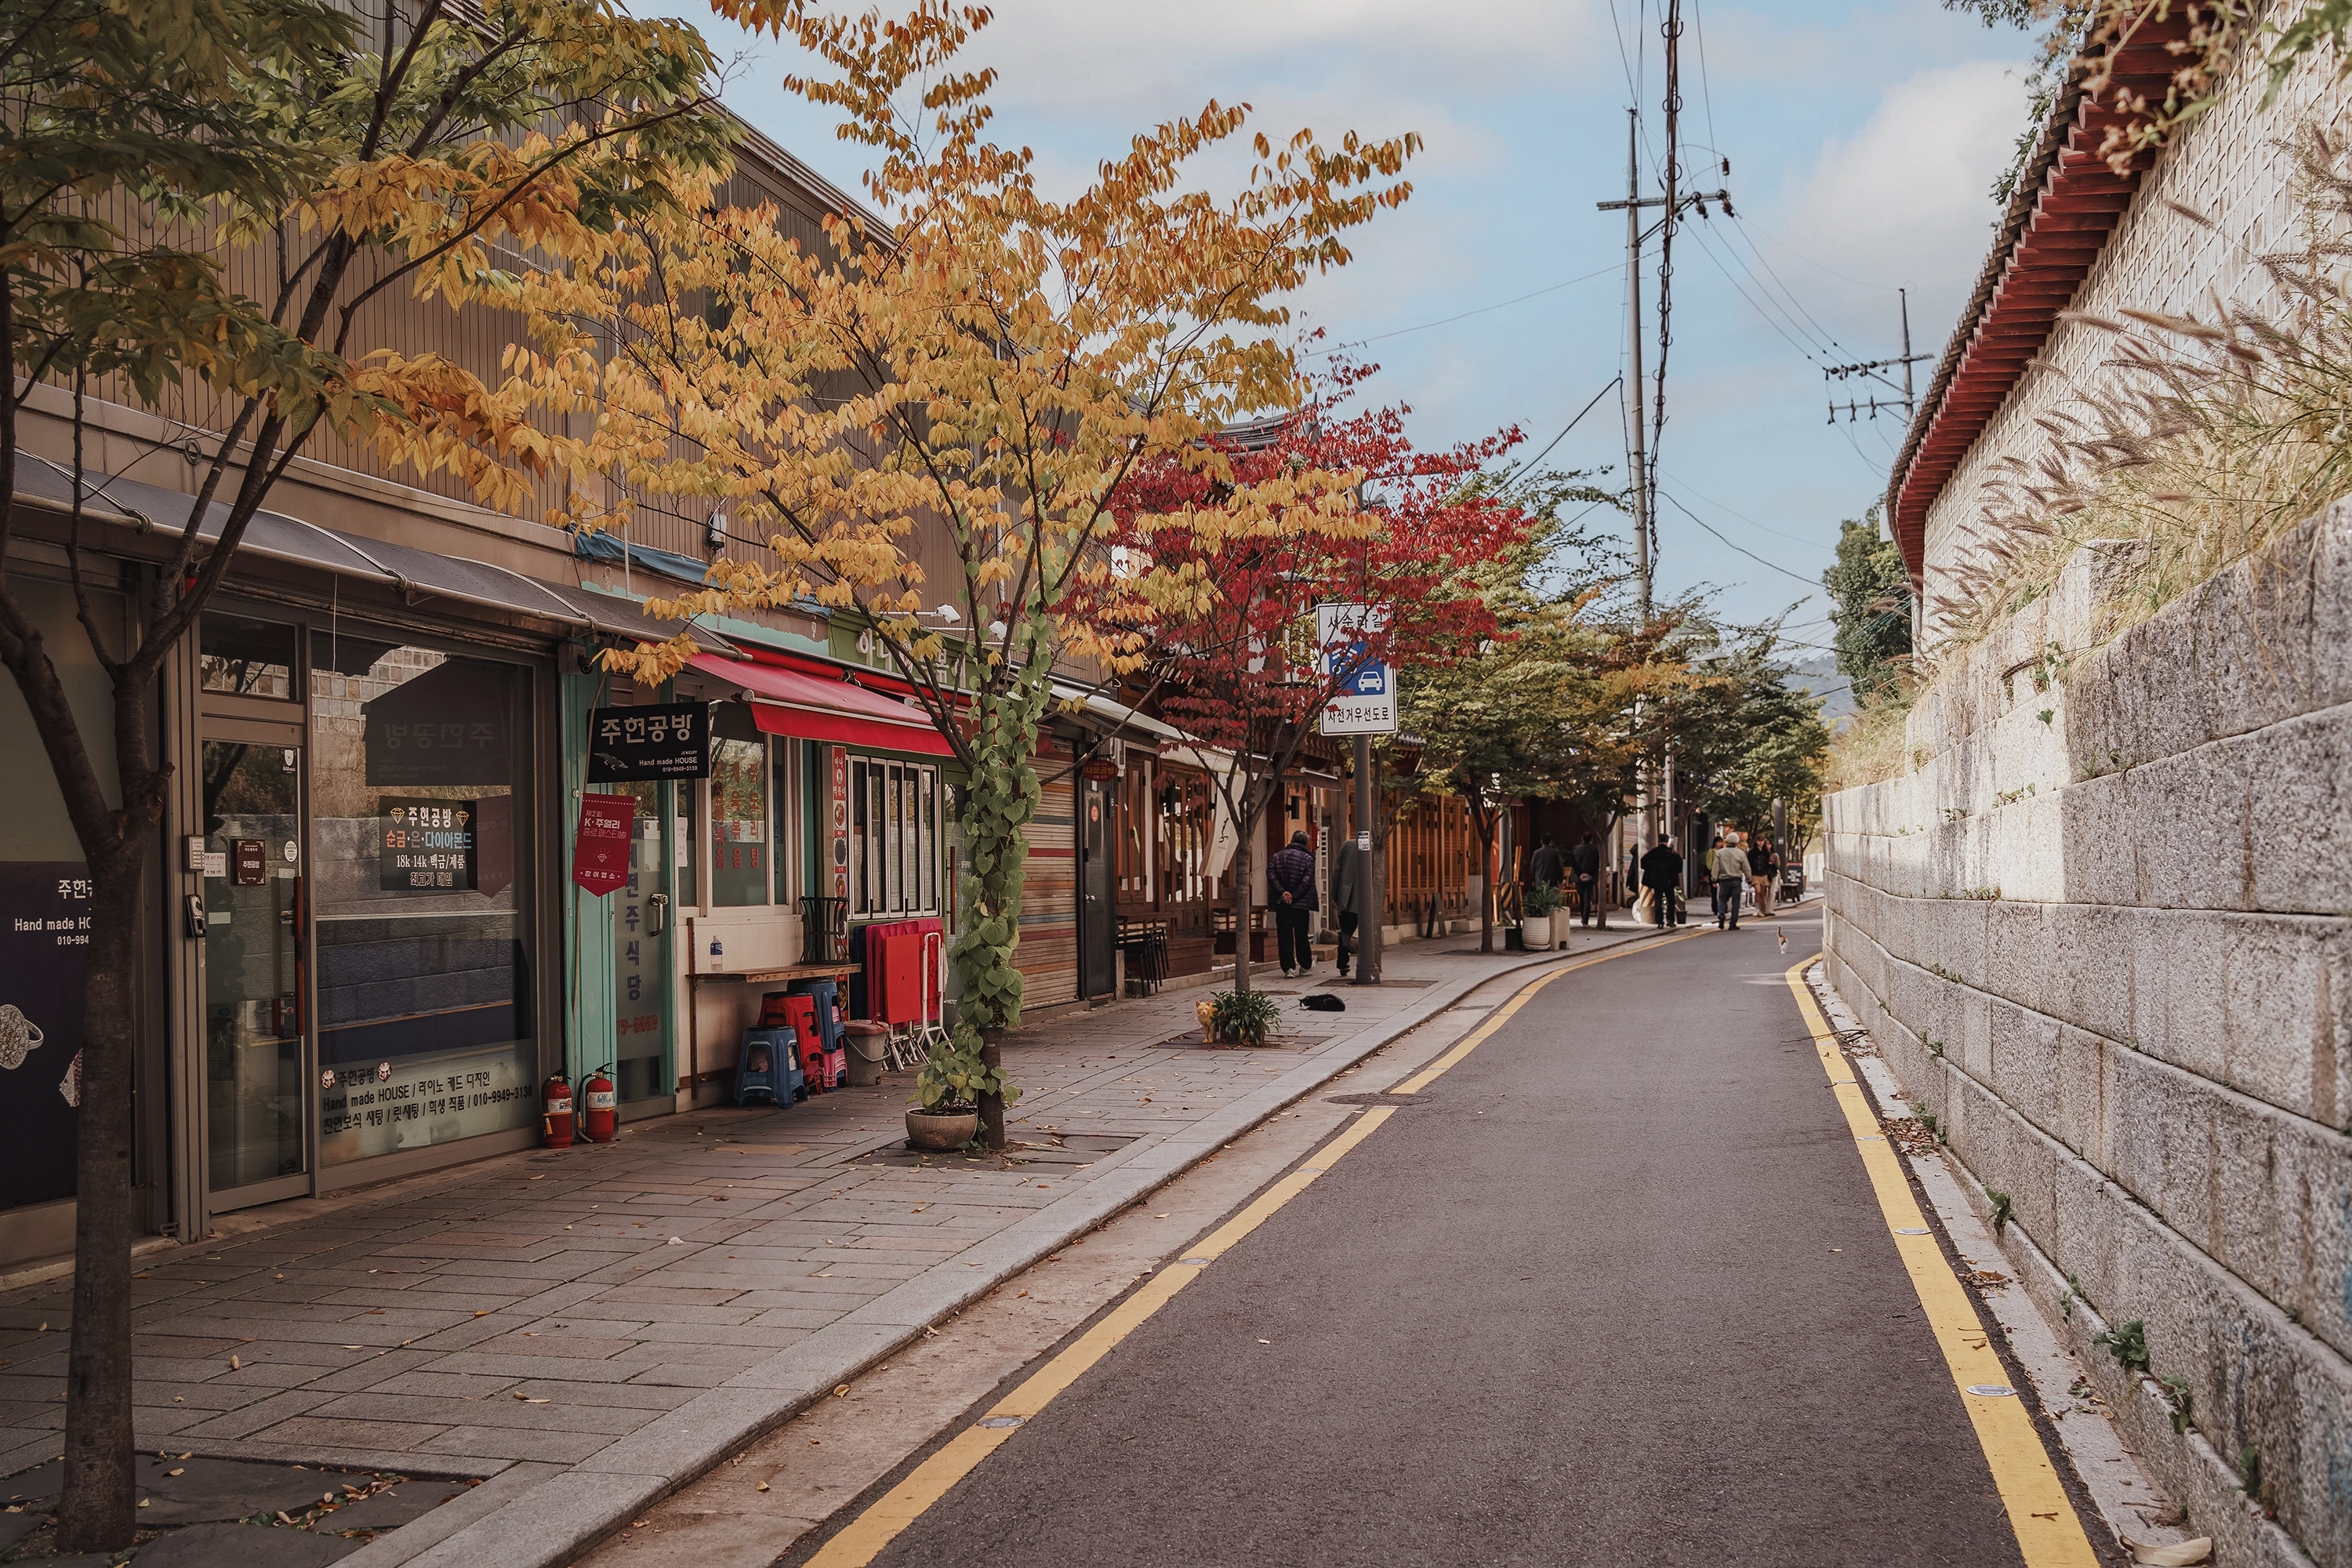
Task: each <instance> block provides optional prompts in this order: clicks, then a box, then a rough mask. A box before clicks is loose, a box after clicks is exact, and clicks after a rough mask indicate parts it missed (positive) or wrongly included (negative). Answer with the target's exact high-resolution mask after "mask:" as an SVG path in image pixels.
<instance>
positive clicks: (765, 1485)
mask: <svg viewBox="0 0 2352 1568" xmlns="http://www.w3.org/2000/svg"><path fill="white" fill-rule="evenodd" d="M767 1489H768V1483H767V1482H765V1481H761V1483H760V1484H759V1485H758V1486H756V1487H753V1488H752V1490H753V1491H760V1492H763V1491H766V1490H767Z"/></svg>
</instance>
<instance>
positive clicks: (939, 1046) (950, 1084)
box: [907, 1022, 1012, 1149]
mask: <svg viewBox="0 0 2352 1568" xmlns="http://www.w3.org/2000/svg"><path fill="white" fill-rule="evenodd" d="M991 1076H992V1075H991V1072H990V1069H989V1068H988V1066H987V1064H986V1063H984V1062H982V1060H981V1058H980V1031H979V1030H977V1029H974V1028H972V1027H971V1026H969V1025H966V1024H963V1023H961V1022H960V1023H958V1024H957V1025H956V1028H955V1033H954V1034H952V1035H950V1037H948V1038H947V1039H945V1040H935V1041H934V1042H933V1043H932V1046H931V1048H930V1054H929V1056H928V1057H926V1058H924V1061H923V1070H922V1071H920V1072H919V1073H917V1074H916V1075H915V1102H914V1105H913V1106H912V1107H911V1108H910V1109H909V1110H908V1112H907V1146H908V1148H910V1149H961V1148H962V1147H963V1146H964V1145H965V1144H967V1143H969V1142H971V1141H972V1140H973V1139H974V1138H977V1137H978V1136H980V1096H981V1094H982V1091H984V1090H986V1089H990V1088H992V1087H993V1088H995V1089H997V1090H998V1091H999V1092H1000V1093H1003V1092H1005V1086H1004V1085H1003V1081H1002V1080H1003V1073H1002V1072H998V1073H996V1074H995V1075H994V1076H995V1078H996V1079H998V1082H997V1083H996V1084H994V1085H992V1084H991V1083H990V1082H989V1079H990V1077H991ZM1005 1103H1006V1104H1008V1105H1010V1104H1011V1103H1012V1099H1011V1096H1010V1095H1009V1094H1008V1095H1007V1098H1006V1100H1005Z"/></svg>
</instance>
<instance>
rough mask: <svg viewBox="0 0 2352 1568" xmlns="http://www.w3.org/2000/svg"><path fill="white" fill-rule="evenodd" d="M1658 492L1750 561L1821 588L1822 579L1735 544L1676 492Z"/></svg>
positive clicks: (1662, 490) (1807, 584)
mask: <svg viewBox="0 0 2352 1568" xmlns="http://www.w3.org/2000/svg"><path fill="white" fill-rule="evenodd" d="M1658 493H1659V494H1660V495H1662V496H1664V497H1665V498H1666V500H1667V501H1668V502H1670V503H1671V504H1672V505H1673V507H1674V509H1675V510H1676V511H1678V512H1680V513H1682V514H1683V515H1684V516H1685V517H1686V518H1688V519H1690V520H1691V521H1693V522H1695V523H1696V524H1698V525H1699V526H1700V527H1701V528H1703V529H1705V530H1706V531H1708V532H1709V533H1711V534H1713V535H1715V537H1716V538H1717V540H1720V541H1721V542H1723V543H1724V544H1725V545H1727V546H1728V547H1729V548H1731V549H1733V550H1737V551H1738V552H1739V553H1740V554H1742V555H1745V556H1746V557H1748V559H1749V560H1750V561H1753V562H1755V563H1757V564H1758V565H1759V566H1769V567H1770V568H1771V569H1772V570H1773V571H1775V572H1778V573H1779V574H1780V575H1781V576H1783V577H1792V578H1794V579H1796V580H1797V581H1798V582H1800V583H1802V584H1805V586H1807V587H1808V588H1811V589H1814V590H1816V591H1818V590H1819V589H1820V587H1821V582H1820V580H1819V579H1818V578H1813V577H1808V576H1806V575H1805V574H1803V573H1801V572H1791V571H1790V570H1789V568H1787V567H1786V566H1783V565H1781V564H1780V563H1779V562H1777V561H1767V560H1765V559H1764V557H1762V556H1761V555H1759V554H1757V553H1756V552H1754V551H1753V550H1749V549H1748V548H1746V547H1745V546H1743V545H1739V544H1734V543H1733V542H1731V540H1730V539H1729V538H1727V536H1726V535H1725V533H1724V531H1723V530H1721V529H1719V528H1717V527H1716V526H1715V524H1713V523H1711V522H1709V521H1706V519H1705V518H1703V517H1701V516H1699V514H1698V513H1696V512H1695V511H1693V510H1691V509H1690V508H1688V507H1686V506H1685V505H1683V503H1682V502H1681V501H1680V500H1677V499H1676V498H1675V495H1674V493H1673V492H1672V491H1670V490H1667V489H1664V488H1661V489H1659V491H1658Z"/></svg>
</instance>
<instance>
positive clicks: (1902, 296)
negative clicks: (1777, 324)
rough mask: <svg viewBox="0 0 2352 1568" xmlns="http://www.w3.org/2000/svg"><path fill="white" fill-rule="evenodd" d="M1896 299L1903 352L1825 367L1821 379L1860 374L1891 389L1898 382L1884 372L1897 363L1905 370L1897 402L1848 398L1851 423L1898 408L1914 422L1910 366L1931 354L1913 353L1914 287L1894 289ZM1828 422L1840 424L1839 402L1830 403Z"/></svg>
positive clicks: (1905, 418)
mask: <svg viewBox="0 0 2352 1568" xmlns="http://www.w3.org/2000/svg"><path fill="white" fill-rule="evenodd" d="M1895 302H1896V304H1897V306H1898V307H1899V308H1900V310H1902V312H1903V353H1902V356H1901V357H1900V358H1897V359H1873V360H1864V361H1862V362H1861V363H1858V364H1829V365H1823V366H1822V380H1824V381H1843V380H1844V379H1845V378H1846V377H1848V376H1850V375H1859V376H1864V377H1866V378H1868V379H1869V380H1872V381H1874V382H1876V383H1878V384H1880V385H1881V386H1884V387H1885V388H1886V389H1887V390H1888V391H1890V392H1891V391H1893V390H1894V389H1895V384H1894V383H1893V382H1891V381H1889V380H1887V379H1886V377H1885V374H1882V373H1883V372H1885V371H1890V370H1894V369H1895V368H1897V367H1898V366H1899V367H1900V368H1901V369H1902V372H1903V396H1902V399H1901V400H1900V401H1899V402H1898V401H1897V400H1895V399H1894V398H1892V397H1889V398H1883V399H1882V398H1878V397H1872V398H1869V399H1867V400H1865V399H1863V398H1859V397H1855V398H1849V399H1847V401H1846V405H1845V419H1846V423H1847V424H1849V425H1851V424H1853V422H1854V420H1855V419H1856V418H1858V417H1859V416H1862V415H1864V414H1868V415H1869V416H1871V417H1872V418H1873V419H1875V418H1877V417H1878V416H1879V414H1880V413H1881V412H1882V411H1884V412H1885V413H1888V414H1892V413H1894V412H1895V410H1896V409H1898V408H1899V409H1901V410H1902V411H1903V422H1904V424H1906V425H1908V424H1910V423H1911V416H1912V413H1913V410H1914V409H1915V408H1916V406H1917V405H1916V402H1915V400H1914V399H1913V396H1912V392H1911V367H1912V366H1913V365H1915V364H1917V363H1920V362H1921V361H1923V360H1926V359H1927V358H1928V357H1929V356H1927V354H1915V353H1912V352H1911V290H1909V289H1896V290H1895ZM1829 422H1830V423H1831V424H1832V425H1834V424H1836V423H1837V404H1836V402H1835V401H1834V400H1832V402H1831V404H1830V417H1829Z"/></svg>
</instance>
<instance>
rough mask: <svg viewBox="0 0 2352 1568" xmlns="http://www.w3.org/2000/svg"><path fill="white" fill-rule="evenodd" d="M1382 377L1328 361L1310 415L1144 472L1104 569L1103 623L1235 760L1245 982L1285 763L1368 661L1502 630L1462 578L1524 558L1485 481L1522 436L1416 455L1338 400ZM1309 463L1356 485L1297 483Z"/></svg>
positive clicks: (1380, 413) (1399, 428) (1448, 661)
mask: <svg viewBox="0 0 2352 1568" xmlns="http://www.w3.org/2000/svg"><path fill="white" fill-rule="evenodd" d="M1369 374H1370V367H1363V366H1342V367H1339V368H1338V369H1335V370H1333V371H1331V372H1329V373H1328V375H1327V378H1326V380H1325V382H1324V384H1323V385H1322V386H1321V388H1320V389H1319V391H1318V396H1317V397H1316V398H1315V399H1314V400H1312V401H1311V402H1309V403H1308V404H1307V405H1305V406H1304V407H1302V408H1300V409H1299V410H1298V411H1297V413H1295V414H1293V415H1291V416H1287V417H1285V418H1281V419H1277V420H1275V421H1272V422H1269V423H1268V424H1266V425H1264V426H1259V427H1257V428H1255V429H1254V430H1250V431H1247V432H1229V433H1227V434H1224V435H1222V436H1219V437H1214V438H1213V439H1212V440H1211V441H1210V442H1209V443H1208V445H1209V446H1210V447H1213V448H1214V449H1217V450H1219V451H1220V452H1221V453H1222V454H1223V456H1224V457H1225V458H1226V459H1227V460H1226V462H1225V464H1224V465H1223V468H1222V471H1219V470H1218V469H1213V468H1210V467H1208V466H1206V465H1202V464H1198V463H1194V462H1189V461H1170V462H1163V463H1160V464H1155V465H1152V466H1150V467H1148V468H1144V469H1142V470H1140V471H1139V472H1138V473H1137V474H1136V475H1135V476H1133V477H1132V478H1131V479H1129V481H1128V482H1127V484H1126V485H1125V486H1124V487H1123V488H1122V489H1121V492H1120V500H1121V502H1122V510H1121V514H1120V515H1121V521H1122V525H1123V526H1122V528H1121V530H1120V531H1119V533H1118V547H1119V549H1120V550H1121V552H1122V561H1123V563H1124V564H1123V567H1122V569H1121V570H1120V571H1118V572H1116V573H1108V574H1105V575H1104V576H1103V577H1102V578H1101V579H1099V580H1098V581H1099V587H1100V589H1101V591H1102V593H1103V595H1104V596H1103V602H1102V604H1101V605H1100V606H1099V608H1098V609H1097V612H1096V616H1095V618H1096V619H1097V622H1098V623H1099V624H1102V625H1105V626H1118V627H1121V628H1124V629H1126V630H1128V631H1129V633H1130V634H1131V635H1132V636H1134V637H1136V638H1137V640H1138V642H1139V644H1140V645H1141V646H1142V647H1143V648H1144V649H1145V650H1146V651H1145V652H1144V654H1143V655H1142V656H1141V663H1140V669H1141V670H1142V671H1143V672H1146V673H1148V677H1149V682H1150V685H1151V687H1153V688H1154V689H1157V691H1158V692H1159V697H1160V710H1161V711H1162V712H1163V713H1164V714H1166V715H1167V716H1168V718H1169V719H1170V720H1171V721H1173V722H1175V723H1176V724H1178V725H1180V726H1181V727H1182V728H1183V729H1184V730H1185V731H1187V732H1189V733H1190V734H1192V736H1194V737H1196V738H1197V739H1198V740H1199V741H1201V742H1203V743H1205V744H1207V745H1209V746H1212V747H1215V748H1217V749H1220V750H1222V751H1223V752H1228V753H1230V755H1231V756H1232V758H1233V761H1232V763H1230V764H1229V765H1228V766H1227V767H1226V768H1225V769H1223V771H1221V772H1218V773H1214V774H1213V777H1214V781H1215V787H1216V790H1217V792H1218V798H1219V803H1220V805H1222V806H1223V812H1224V815H1225V816H1226V819H1227V820H1228V821H1230V822H1232V823H1233V824H1234V826H1235V828H1236V829H1237V831H1238V833H1239V843H1238V846H1237V848H1236V851H1235V857H1234V872H1233V894H1232V898H1233V916H1234V931H1235V941H1234V948H1235V957H1234V990H1235V991H1237V992H1238V991H1246V990H1248V989H1249V985H1250V981H1249V973H1250V955H1249V945H1250V944H1249V940H1248V932H1249V930H1250V922H1251V919H1252V915H1251V905H1252V901H1253V899H1254V896H1255V880H1256V876H1257V859H1256V854H1255V850H1256V846H1257V837H1258V833H1259V829H1260V828H1261V826H1262V825H1263V824H1264V822H1265V813H1266V811H1267V809H1268V807H1269V806H1270V805H1272V803H1273V801H1274V800H1275V798H1276V796H1277V795H1278V794H1279V793H1280V788H1281V781H1282V777H1283V775H1284V774H1285V773H1287V772H1289V771H1290V769H1291V768H1293V767H1294V766H1296V765H1297V761H1298V757H1299V754H1300V752H1301V751H1302V750H1303V749H1304V747H1305V746H1306V744H1307V741H1308V739H1309V738H1310V737H1311V736H1313V735H1314V734H1315V733H1316V732H1317V726H1318V721H1319V720H1320V719H1321V717H1322V715H1323V712H1324V710H1325V709H1326V708H1327V707H1328V706H1329V705H1330V704H1331V703H1332V702H1333V700H1335V699H1337V698H1339V696H1340V695H1341V694H1342V693H1343V692H1345V691H1347V690H1348V689H1350V688H1351V686H1352V685H1353V684H1354V682H1355V679H1356V677H1357V675H1358V673H1359V672H1360V670H1362V669H1364V668H1370V667H1372V666H1380V667H1384V668H1385V669H1386V671H1387V672H1389V675H1390V678H1391V679H1393V678H1394V677H1395V676H1396V674H1397V672H1399V671H1401V670H1405V669H1411V670H1415V671H1419V672H1423V674H1424V675H1425V676H1426V677H1428V678H1432V679H1434V678H1435V675H1434V672H1436V671H1439V670H1442V669H1444V668H1447V667H1448V666H1450V665H1452V664H1454V662H1455V661H1457V660H1459V659H1462V658H1467V657H1472V656H1475V652H1476V650H1477V648H1478V647H1480V646H1481V645H1482V644H1483V643H1486V642H1489V641H1491V639H1493V638H1494V637H1495V636H1496V610H1495V607H1494V605H1491V604H1490V603H1489V602H1488V601H1487V599H1486V597H1485V596H1484V595H1481V594H1479V593H1477V592H1475V591H1466V589H1465V585H1466V584H1472V583H1474V582H1476V581H1478V580H1479V579H1480V578H1481V576H1482V574H1495V573H1496V568H1497V566H1498V563H1500V562H1502V561H1503V560H1505V559H1506V558H1507V557H1508V556H1509V555H1511V554H1512V553H1513V552H1520V551H1523V550H1524V549H1525V548H1526V542H1527V539H1528V529H1529V528H1530V526H1531V522H1532V520H1531V519H1530V518H1529V517H1528V513H1527V512H1526V511H1525V510H1523V509H1522V508H1521V507H1520V506H1519V505H1518V504H1517V501H1516V500H1513V499H1511V498H1509V497H1507V496H1506V495H1504V494H1501V493H1498V492H1497V491H1496V489H1494V487H1492V486H1489V485H1486V484H1482V483H1480V482H1478V477H1479V476H1480V474H1481V473H1482V472H1484V471H1485V470H1486V468H1488V466H1490V465H1491V464H1493V463H1494V462H1495V461H1496V460H1497V459H1498V458H1501V457H1503V456H1504V455H1505V454H1506V453H1507V452H1508V450H1509V449H1510V447H1512V446H1513V445H1515V444H1516V443H1517V441H1518V439H1519V435H1518V432H1517V431H1516V430H1512V431H1506V432H1504V433H1502V434H1500V435H1497V436H1494V437H1487V438H1486V439H1485V440H1481V441H1473V442H1465V443H1463V444H1461V445H1458V446H1455V447H1449V448H1446V449H1444V450H1442V451H1429V452H1424V451H1422V450H1420V449H1419V448H1417V447H1414V446H1413V444H1412V441H1411V440H1410V439H1409V438H1408V437H1406V435H1405V433H1404V415H1405V414H1406V413H1408V412H1410V411H1409V410H1407V409H1403V408H1397V407H1385V408H1370V409H1362V410H1359V411H1357V412H1355V413H1352V414H1350V413H1346V412H1344V409H1345V405H1346V404H1347V402H1348V400H1349V397H1350V396H1351V395H1352V394H1353V391H1354V389H1355V388H1356V387H1357V385H1358V384H1360V382H1361V381H1362V380H1363V379H1364V378H1365V377H1366V376H1368V375H1369ZM1307 474H1323V475H1335V476H1339V477H1340V478H1342V479H1345V480H1346V481H1347V488H1346V489H1341V490H1339V491H1337V492H1334V491H1331V490H1329V489H1324V488H1321V487H1317V488H1315V489H1301V488H1300V487H1299V485H1298V483H1297V479H1298V477H1299V476H1301V475H1307ZM1359 498H1360V499H1359ZM1318 605H1349V606H1354V610H1353V611H1352V612H1351V614H1350V617H1349V619H1348V621H1347V623H1346V625H1345V626H1342V627H1341V628H1340V629H1339V636H1338V637H1337V638H1336V639H1335V641H1334V642H1333V644H1332V646H1330V647H1321V646H1319V645H1318V642H1317V636H1318V626H1317V615H1316V611H1317V607H1318Z"/></svg>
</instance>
